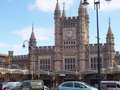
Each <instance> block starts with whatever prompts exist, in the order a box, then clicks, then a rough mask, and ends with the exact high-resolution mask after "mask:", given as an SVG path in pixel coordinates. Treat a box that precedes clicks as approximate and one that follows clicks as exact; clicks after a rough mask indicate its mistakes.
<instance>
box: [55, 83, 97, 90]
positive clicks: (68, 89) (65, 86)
mask: <svg viewBox="0 0 120 90" xmlns="http://www.w3.org/2000/svg"><path fill="white" fill-rule="evenodd" d="M57 90H98V89H97V88H95V87H93V86H91V85H88V84H87V83H84V82H80V81H66V82H63V83H62V84H60V85H59V86H58V88H57Z"/></svg>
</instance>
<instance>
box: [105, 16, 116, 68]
mask: <svg viewBox="0 0 120 90" xmlns="http://www.w3.org/2000/svg"><path fill="white" fill-rule="evenodd" d="M114 45H115V43H114V35H113V33H112V29H111V25H110V18H109V27H108V32H107V35H106V50H107V51H106V56H107V61H108V62H107V64H108V65H107V66H108V67H113V65H114V62H115V57H114V56H115V46H114Z"/></svg>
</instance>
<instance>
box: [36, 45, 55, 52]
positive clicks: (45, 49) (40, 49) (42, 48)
mask: <svg viewBox="0 0 120 90" xmlns="http://www.w3.org/2000/svg"><path fill="white" fill-rule="evenodd" d="M36 49H37V53H51V52H53V51H54V46H40V47H37V48H36Z"/></svg>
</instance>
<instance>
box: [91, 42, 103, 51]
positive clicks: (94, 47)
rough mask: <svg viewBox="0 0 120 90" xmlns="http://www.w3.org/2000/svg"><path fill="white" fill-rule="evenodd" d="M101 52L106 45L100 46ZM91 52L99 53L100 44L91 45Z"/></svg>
mask: <svg viewBox="0 0 120 90" xmlns="http://www.w3.org/2000/svg"><path fill="white" fill-rule="evenodd" d="M99 48H100V51H101V50H103V48H104V44H102V43H100V44H99ZM89 50H90V51H97V50H98V44H89Z"/></svg>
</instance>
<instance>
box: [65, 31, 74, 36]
mask: <svg viewBox="0 0 120 90" xmlns="http://www.w3.org/2000/svg"><path fill="white" fill-rule="evenodd" d="M66 35H67V37H69V38H70V37H72V35H73V32H72V31H71V30H67V31H66Z"/></svg>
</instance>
